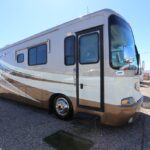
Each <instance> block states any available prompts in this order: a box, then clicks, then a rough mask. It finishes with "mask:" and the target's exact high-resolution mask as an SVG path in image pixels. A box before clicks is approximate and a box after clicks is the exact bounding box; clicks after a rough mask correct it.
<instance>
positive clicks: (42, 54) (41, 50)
mask: <svg viewBox="0 0 150 150" xmlns="http://www.w3.org/2000/svg"><path fill="white" fill-rule="evenodd" d="M46 62H47V45H46V44H44V45H40V46H38V47H37V64H38V65H40V64H46Z"/></svg>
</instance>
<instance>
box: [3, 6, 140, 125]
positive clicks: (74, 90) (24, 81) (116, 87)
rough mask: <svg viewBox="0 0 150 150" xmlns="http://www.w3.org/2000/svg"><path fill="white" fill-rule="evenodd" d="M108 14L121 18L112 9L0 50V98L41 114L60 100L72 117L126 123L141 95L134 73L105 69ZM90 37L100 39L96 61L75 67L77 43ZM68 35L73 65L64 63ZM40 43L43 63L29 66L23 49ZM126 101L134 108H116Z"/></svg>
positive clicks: (107, 47)
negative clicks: (68, 104) (19, 59)
mask: <svg viewBox="0 0 150 150" xmlns="http://www.w3.org/2000/svg"><path fill="white" fill-rule="evenodd" d="M111 15H116V16H119V17H121V16H120V15H118V14H117V13H115V12H114V11H112V10H108V9H106V10H101V11H98V12H95V13H92V14H88V15H86V16H83V17H80V18H78V19H75V20H72V21H69V22H67V23H64V24H62V25H59V26H56V27H54V28H52V29H49V30H46V31H44V32H41V33H39V34H36V35H33V36H31V37H29V38H27V39H24V40H21V41H19V42H17V43H14V44H12V45H9V46H6V47H4V48H2V49H1V50H0V95H1V96H2V97H8V98H11V99H14V100H17V101H23V102H25V103H29V104H33V105H36V106H39V107H43V108H47V109H49V108H50V107H51V106H50V104H51V102H50V101H53V98H55V97H56V96H58V95H63V96H66V97H67V98H68V99H69V100H70V101H71V103H72V106H73V112H74V113H76V112H87V113H94V114H96V115H100V116H101V117H102V122H104V123H105V124H112V125H118V124H122V123H125V122H127V121H128V120H129V119H130V118H131V117H133V115H134V114H135V112H136V111H137V109H138V108H139V104H138V101H139V100H140V99H141V97H142V96H141V93H140V91H139V77H138V75H135V70H134V71H133V70H132V71H131V70H120V69H118V70H117V69H113V68H112V67H111V66H110V62H109V61H110V60H109V57H110V51H109V30H108V26H109V25H108V18H109V16H111ZM121 18H122V17H121ZM92 33H94V34H95V35H96V33H97V35H98V37H99V40H100V42H99V48H98V49H99V50H100V51H99V60H98V62H96V63H91V64H90V63H89V64H81V63H79V62H78V59H79V50H78V49H79V42H78V40H80V38H82V36H84V35H90V34H92ZM69 36H74V37H75V38H76V47H75V53H76V54H75V55H76V56H75V63H74V64H73V65H65V63H64V59H65V58H64V57H65V56H64V55H65V54H64V40H65V38H67V37H69ZM86 40H88V39H86ZM81 42H83V43H84V42H85V40H84V39H83V41H82V39H81ZM42 44H46V46H47V61H46V63H45V64H41V65H29V60H28V59H29V49H30V48H32V47H33V48H34V47H36V46H38V45H42ZM77 51H78V52H77ZM101 51H103V52H101ZM19 54H23V55H24V61H23V62H22V63H18V62H17V56H18V55H19ZM102 55H103V56H102ZM101 57H103V58H102V61H103V62H101ZM55 95H56V96H55ZM129 97H132V98H133V99H134V103H132V104H131V105H126V106H125V107H124V106H122V103H121V102H122V100H123V99H126V98H129ZM114 117H115V119H114Z"/></svg>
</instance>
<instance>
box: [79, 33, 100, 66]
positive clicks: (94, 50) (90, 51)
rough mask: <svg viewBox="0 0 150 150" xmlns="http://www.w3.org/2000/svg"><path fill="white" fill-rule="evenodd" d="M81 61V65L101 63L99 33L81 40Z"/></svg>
mask: <svg viewBox="0 0 150 150" xmlns="http://www.w3.org/2000/svg"><path fill="white" fill-rule="evenodd" d="M79 59H80V64H90V63H97V62H98V61H99V34H98V33H97V32H96V33H91V34H87V35H83V36H81V37H80V38H79Z"/></svg>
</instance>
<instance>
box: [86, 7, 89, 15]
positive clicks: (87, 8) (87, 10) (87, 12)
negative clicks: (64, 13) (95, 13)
mask: <svg viewBox="0 0 150 150" xmlns="http://www.w3.org/2000/svg"><path fill="white" fill-rule="evenodd" d="M86 14H87V15H88V14H89V7H88V6H87V7H86Z"/></svg>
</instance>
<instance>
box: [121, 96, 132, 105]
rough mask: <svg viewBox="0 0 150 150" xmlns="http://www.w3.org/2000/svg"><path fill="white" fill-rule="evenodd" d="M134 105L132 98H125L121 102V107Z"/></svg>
mask: <svg viewBox="0 0 150 150" xmlns="http://www.w3.org/2000/svg"><path fill="white" fill-rule="evenodd" d="M134 103H135V100H134V98H133V97H127V98H124V99H122V100H121V105H132V104H134Z"/></svg>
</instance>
